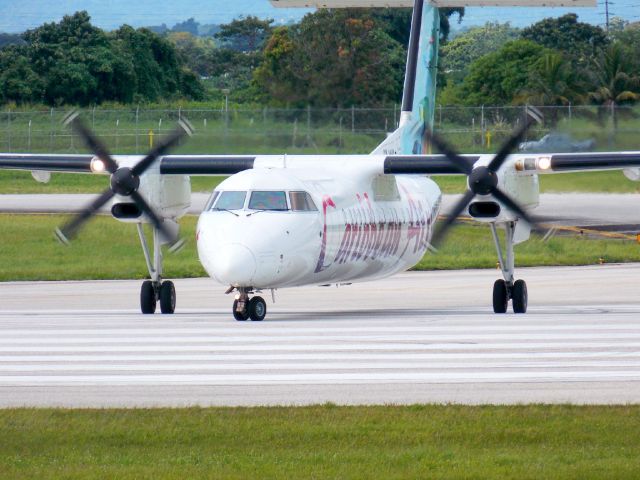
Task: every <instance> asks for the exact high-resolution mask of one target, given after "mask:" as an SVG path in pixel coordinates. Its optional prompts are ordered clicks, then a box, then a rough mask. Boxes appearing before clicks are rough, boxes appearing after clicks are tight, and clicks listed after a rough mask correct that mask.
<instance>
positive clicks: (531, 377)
mask: <svg viewBox="0 0 640 480" xmlns="http://www.w3.org/2000/svg"><path fill="white" fill-rule="evenodd" d="M618 380H634V381H640V371H622V370H612V371H609V370H602V371H580V372H555V371H551V372H547V371H504V372H371V373H366V372H358V373H295V374H281V373H278V374H266V375H255V374H229V375H192V374H185V375H180V374H173V375H172V374H159V375H91V376H80V375H60V376H51V375H15V376H0V386H25V385H34V386H36V385H37V386H42V385H294V384H296V385H300V384H301V385H304V384H322V385H339V384H354V383H364V384H366V383H372V384H377V383H407V382H409V383H413V382H420V383H457V382H474V383H487V382H497V383H502V382H547V381H565V382H571V381H581V382H590V381H609V382H610V381H618Z"/></svg>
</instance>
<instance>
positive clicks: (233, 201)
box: [213, 191, 247, 210]
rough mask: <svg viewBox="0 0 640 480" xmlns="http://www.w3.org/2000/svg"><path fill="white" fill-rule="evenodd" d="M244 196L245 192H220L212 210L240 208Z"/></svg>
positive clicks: (242, 205)
mask: <svg viewBox="0 0 640 480" xmlns="http://www.w3.org/2000/svg"><path fill="white" fill-rule="evenodd" d="M246 196H247V192H234V191H229V192H222V193H221V194H220V196H219V197H218V200H217V201H216V203H215V205H214V207H213V210H241V209H242V208H243V207H244V199H245V198H246Z"/></svg>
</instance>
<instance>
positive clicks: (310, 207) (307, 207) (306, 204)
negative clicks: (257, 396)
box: [289, 192, 318, 212]
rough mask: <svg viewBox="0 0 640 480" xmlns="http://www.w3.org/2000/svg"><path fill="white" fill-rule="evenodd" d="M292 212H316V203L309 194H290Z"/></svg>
mask: <svg viewBox="0 0 640 480" xmlns="http://www.w3.org/2000/svg"><path fill="white" fill-rule="evenodd" d="M289 200H290V201H291V210H293V211H295V212H316V211H317V210H318V209H317V208H316V205H315V203H313V199H312V198H311V195H309V194H308V193H307V192H289Z"/></svg>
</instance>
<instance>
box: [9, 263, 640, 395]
mask: <svg viewBox="0 0 640 480" xmlns="http://www.w3.org/2000/svg"><path fill="white" fill-rule="evenodd" d="M517 273H518V276H519V277H521V278H524V279H526V280H527V283H528V286H529V294H530V306H529V312H528V313H527V314H526V315H514V314H507V315H495V314H493V313H492V311H491V306H490V305H491V287H492V284H493V281H494V280H495V279H496V278H497V277H498V272H497V271H493V270H468V271H440V272H419V273H418V272H410V273H405V274H402V275H398V276H396V277H392V278H390V279H386V280H383V281H378V282H371V283H365V284H357V285H351V286H345V287H340V288H336V287H325V288H322V287H305V288H297V289H290V290H281V291H278V292H276V301H277V302H276V303H275V304H273V303H272V301H271V298H270V297H271V296H270V293H269V292H265V294H264V296H265V298H266V299H267V302H268V309H269V313H268V315H267V319H266V320H265V321H263V322H236V321H234V320H233V319H232V316H231V312H230V309H231V301H232V299H231V298H230V296H225V295H224V294H223V293H222V291H223V287H221V286H219V285H217V284H215V283H214V282H213V281H212V280H209V279H185V280H177V281H176V282H175V283H176V288H177V292H178V305H177V313H176V314H175V315H160V314H156V315H142V314H140V313H138V304H137V301H138V290H139V282H138V281H91V282H14V283H1V284H0V304H1V307H0V406H2V407H9V406H67V407H107V406H109V407H111V406H124V407H134V406H136V407H139V406H185V405H274V404H277V405H301V404H316V403H322V402H329V401H330V402H335V403H338V404H385V403H401V404H410V403H423V402H456V403H466V404H481V403H497V404H511V403H529V402H546V403H551V402H553V403H556V402H572V403H629V402H633V403H637V402H639V401H640V289H639V288H638V285H639V284H640V265H639V264H626V265H603V266H590V267H551V268H549V267H547V268H526V269H525V268H522V269H518V271H517Z"/></svg>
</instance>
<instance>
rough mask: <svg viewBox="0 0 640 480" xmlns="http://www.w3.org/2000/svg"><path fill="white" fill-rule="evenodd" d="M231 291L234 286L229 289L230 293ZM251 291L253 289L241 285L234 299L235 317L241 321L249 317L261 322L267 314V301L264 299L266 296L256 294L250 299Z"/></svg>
mask: <svg viewBox="0 0 640 480" xmlns="http://www.w3.org/2000/svg"><path fill="white" fill-rule="evenodd" d="M231 291H233V288H232V289H230V290H228V293H231ZM250 293H252V289H250V288H245V287H240V288H238V293H237V294H236V299H235V300H234V301H233V318H235V319H236V320H238V321H240V322H242V321H245V320H248V319H251V320H253V321H254V322H260V321H262V320H264V317H265V316H266V315H267V302H265V301H264V298H262V297H259V296H255V297H253V298H251V299H250V298H249V294H250Z"/></svg>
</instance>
